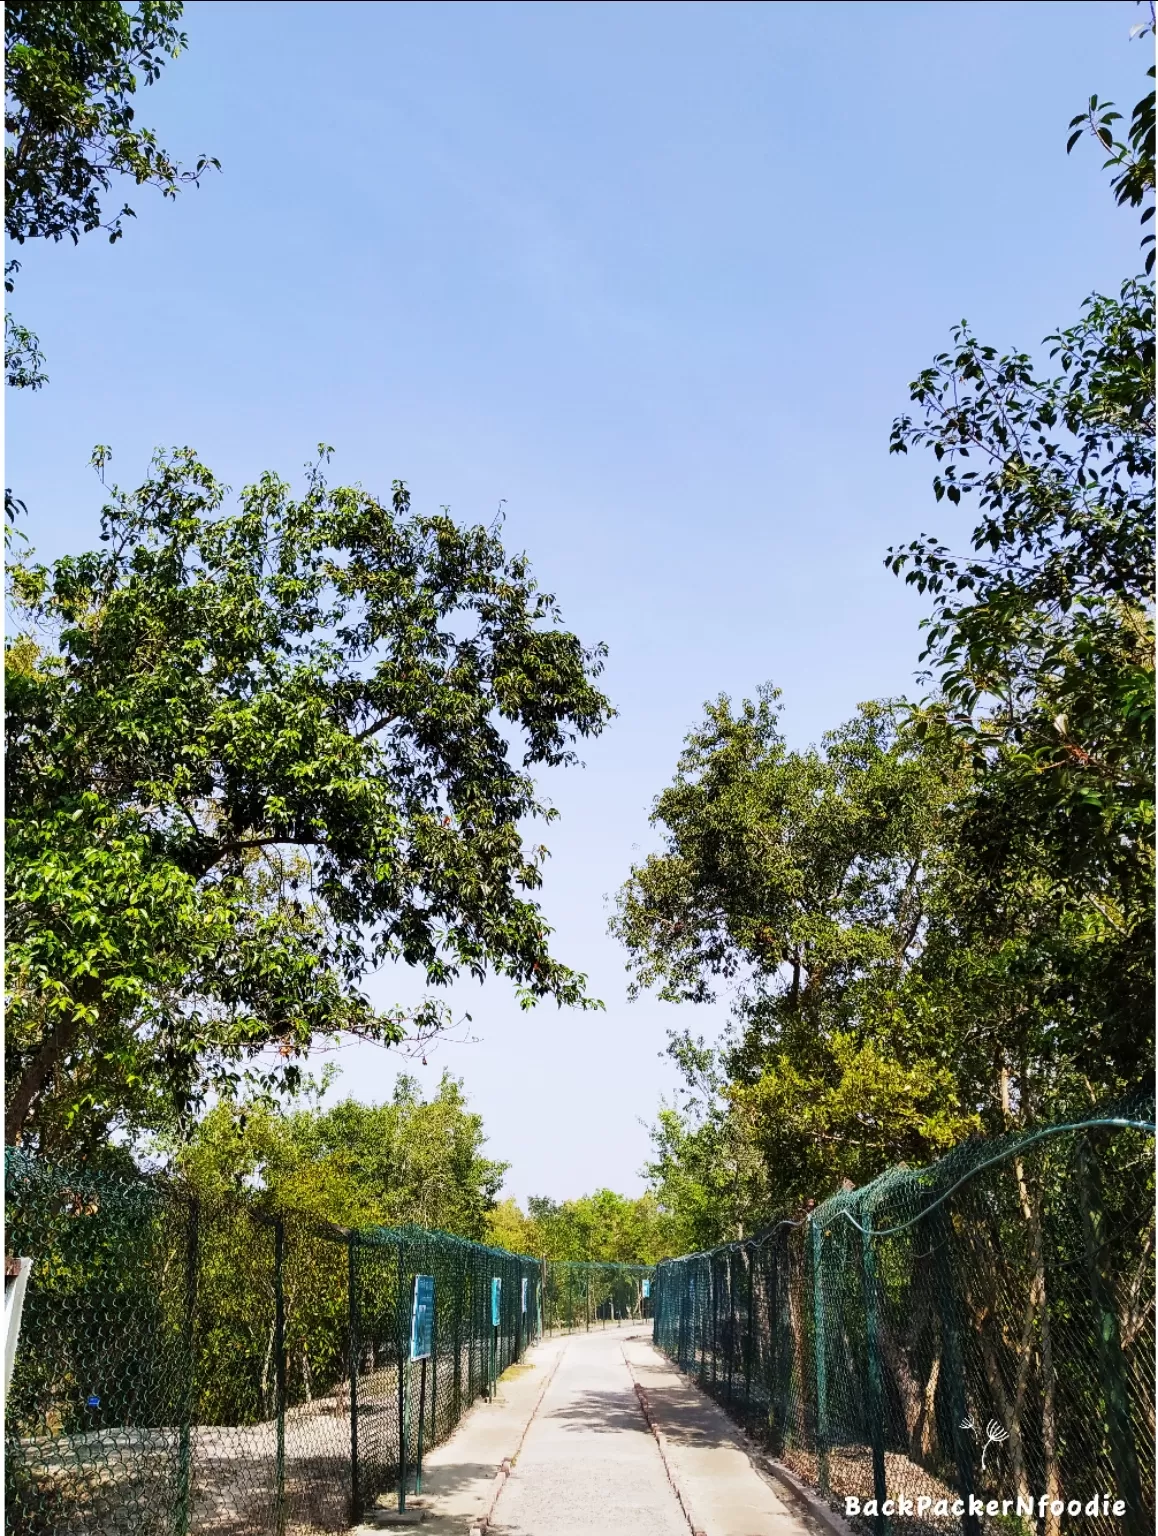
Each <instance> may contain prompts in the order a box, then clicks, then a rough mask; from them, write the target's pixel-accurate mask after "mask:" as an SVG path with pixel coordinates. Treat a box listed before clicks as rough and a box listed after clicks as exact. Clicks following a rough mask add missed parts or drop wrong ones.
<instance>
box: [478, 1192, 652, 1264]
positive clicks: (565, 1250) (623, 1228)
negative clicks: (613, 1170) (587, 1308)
mask: <svg viewBox="0 0 1158 1536" xmlns="http://www.w3.org/2000/svg"><path fill="white" fill-rule="evenodd" d="M488 1233H489V1236H488V1241H489V1242H491V1243H493V1244H494V1245H495V1246H496V1247H499V1248H507V1249H510V1250H511V1251H513V1252H515V1253H528V1254H531V1255H533V1256H534V1257H536V1258H542V1259H553V1260H556V1261H564V1262H565V1261H571V1262H573V1263H574V1262H578V1263H603V1264H656V1263H658V1262H659V1260H660V1259H663V1258H668V1257H670V1256H671V1255H672V1254H674V1253H677V1252H679V1249H678V1247H677V1246H675V1244H674V1243H673V1234H672V1231H671V1230H670V1224H669V1223H668V1222H667V1221H666V1220H665V1219H664V1217H663V1215H662V1214H661V1212H660V1210H659V1207H658V1204H657V1202H656V1199H655V1196H654V1195H652V1194H650V1193H649V1194H644V1195H641V1196H639V1197H638V1198H636V1199H631V1198H630V1197H628V1196H626V1195H619V1194H616V1193H615V1191H614V1190H611V1189H597V1190H596V1191H595V1192H594V1194H590V1195H580V1196H579V1198H578V1199H577V1200H561V1201H560V1200H550V1199H547V1198H546V1197H544V1196H542V1195H532V1197H531V1198H530V1199H529V1200H528V1201H527V1210H526V1212H525V1213H524V1212H523V1211H521V1210H520V1209H519V1206H518V1204H517V1202H516V1201H514V1200H504V1201H503V1202H502V1203H501V1204H500V1205H498V1206H496V1207H495V1209H494V1210H493V1211H492V1212H491V1215H490V1217H489V1220H488Z"/></svg>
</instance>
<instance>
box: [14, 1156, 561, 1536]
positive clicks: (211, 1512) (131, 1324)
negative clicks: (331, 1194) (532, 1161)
mask: <svg viewBox="0 0 1158 1536" xmlns="http://www.w3.org/2000/svg"><path fill="white" fill-rule="evenodd" d="M6 1188H7V1222H8V1231H7V1242H6V1247H7V1251H8V1252H9V1253H14V1254H20V1255H24V1256H28V1257H31V1258H32V1260H33V1270H32V1275H31V1279H30V1282H29V1286H28V1292H27V1297H26V1300H25V1304H24V1316H23V1323H22V1327H21V1333H20V1346H19V1350H18V1353H17V1357H16V1366H15V1371H14V1374H13V1378H12V1384H11V1387H10V1389H9V1393H8V1400H7V1421H6V1431H7V1435H6V1440H7V1443H6V1451H7V1456H6V1463H7V1465H6V1490H7V1496H6V1523H7V1529H8V1530H9V1531H12V1532H19V1533H20V1536H187V1533H200V1532H206V1533H207V1532H213V1533H214V1536H265V1533H270V1536H306V1533H311V1536H312V1533H315V1532H322V1531H344V1530H346V1529H348V1527H349V1525H350V1523H351V1521H352V1520H353V1519H354V1518H356V1517H357V1516H358V1515H359V1514H360V1513H361V1512H362V1511H363V1510H365V1509H367V1508H369V1507H370V1506H372V1505H373V1504H374V1503H375V1502H376V1501H377V1500H378V1499H379V1497H380V1496H390V1498H392V1499H393V1498H396V1497H397V1494H398V1492H399V1490H400V1487H401V1488H408V1489H411V1490H412V1489H413V1487H414V1484H415V1474H416V1472H417V1470H418V1468H417V1463H418V1460H419V1456H420V1454H421V1452H422V1450H423V1449H426V1448H429V1447H430V1446H432V1445H434V1444H435V1443H437V1442H438V1441H439V1440H442V1439H444V1438H445V1437H446V1436H447V1435H448V1434H449V1432H450V1430H451V1429H452V1428H453V1426H454V1425H455V1423H456V1422H457V1421H458V1418H459V1416H460V1415H461V1413H462V1412H463V1411H464V1409H465V1408H466V1407H467V1406H468V1405H469V1404H470V1403H471V1402H472V1401H473V1400H474V1399H475V1398H477V1397H479V1396H480V1395H486V1394H488V1393H489V1392H490V1391H491V1388H492V1383H493V1382H494V1381H495V1380H496V1379H497V1377H498V1376H499V1375H501V1373H502V1372H503V1371H504V1370H505V1369H506V1368H507V1366H508V1365H510V1364H511V1363H512V1362H513V1361H514V1360H516V1359H518V1358H519V1356H520V1355H521V1354H522V1352H523V1350H524V1348H525V1347H526V1345H527V1344H528V1343H530V1342H532V1341H533V1340H534V1339H535V1338H537V1337H538V1336H539V1334H540V1332H541V1306H542V1267H541V1265H540V1263H539V1262H538V1261H537V1260H535V1259H529V1258H526V1257H520V1256H517V1255H514V1254H510V1253H505V1252H502V1251H501V1250H497V1249H489V1248H484V1247H482V1246H481V1245H479V1244H477V1243H470V1242H466V1241H464V1240H462V1239H460V1238H455V1237H449V1236H446V1235H445V1234H442V1233H434V1232H426V1231H423V1230H421V1229H418V1228H400V1229H394V1228H391V1229H385V1228H373V1229H369V1230H361V1231H356V1232H345V1231H341V1230H339V1229H338V1228H321V1227H317V1226H312V1225H310V1224H308V1223H306V1222H304V1221H288V1220H287V1221H284V1222H283V1221H278V1220H275V1219H273V1218H271V1217H268V1216H263V1215H262V1214H260V1213H259V1212H257V1211H255V1210H254V1209H252V1208H251V1207H248V1206H246V1205H245V1204H243V1203H240V1202H236V1203H234V1202H223V1203H221V1204H217V1205H210V1204H208V1203H197V1202H193V1201H191V1200H190V1199H188V1198H187V1197H186V1196H185V1195H183V1194H182V1192H181V1191H180V1190H179V1189H178V1188H176V1187H174V1186H171V1185H168V1184H166V1183H165V1182H163V1181H161V1180H157V1179H148V1178H140V1179H122V1178H114V1177H110V1176H107V1175H100V1174H89V1173H85V1172H83V1171H64V1170H61V1169H57V1168H53V1167H49V1166H46V1165H44V1164H43V1163H39V1162H37V1161H35V1160H33V1159H31V1158H29V1157H27V1156H25V1155H23V1154H21V1153H20V1152H19V1151H17V1152H15V1153H10V1154H9V1157H8V1163H7V1178H6ZM416 1275H425V1276H429V1277H431V1278H432V1279H433V1282H434V1292H433V1316H432V1320H431V1323H432V1326H431V1328H430V1340H429V1344H430V1357H429V1360H428V1362H427V1364H426V1366H423V1365H421V1364H420V1363H419V1362H414V1363H411V1360H410V1352H411V1322H412V1316H411V1314H412V1298H413V1295H414V1277H415V1276H416ZM496 1281H497V1282H498V1285H497V1287H496V1284H495V1282H496Z"/></svg>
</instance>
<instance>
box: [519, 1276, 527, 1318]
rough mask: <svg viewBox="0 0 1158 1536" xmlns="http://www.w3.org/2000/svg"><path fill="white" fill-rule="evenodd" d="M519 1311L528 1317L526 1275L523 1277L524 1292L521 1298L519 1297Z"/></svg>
mask: <svg viewBox="0 0 1158 1536" xmlns="http://www.w3.org/2000/svg"><path fill="white" fill-rule="evenodd" d="M519 1310H520V1311H521V1312H522V1314H523V1316H524V1317H526V1315H527V1277H526V1276H525V1275H524V1276H523V1285H522V1291H521V1293H520V1296H519Z"/></svg>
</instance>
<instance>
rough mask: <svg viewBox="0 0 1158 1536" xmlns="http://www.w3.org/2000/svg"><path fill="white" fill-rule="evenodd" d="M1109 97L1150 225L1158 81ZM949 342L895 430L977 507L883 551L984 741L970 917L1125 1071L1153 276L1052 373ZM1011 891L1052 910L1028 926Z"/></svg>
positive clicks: (1140, 1001) (1150, 752)
mask: <svg viewBox="0 0 1158 1536" xmlns="http://www.w3.org/2000/svg"><path fill="white" fill-rule="evenodd" d="M1149 30H1152V29H1151V28H1147V29H1145V31H1149ZM1153 73H1154V72H1153V69H1151V70H1150V71H1149V74H1150V77H1151V78H1152V77H1153ZM1117 117H1118V114H1117V113H1116V112H1114V111H1113V110H1112V105H1111V104H1110V103H1099V102H1098V99H1097V97H1092V98H1091V99H1090V103H1089V107H1088V109H1087V111H1086V112H1085V113H1083V114H1081V115H1080V116H1079V117H1077V118H1075V119H1074V120H1073V122H1072V123H1071V125H1070V126H1071V128H1073V129H1075V130H1076V131H1075V132H1073V133H1072V134H1071V137H1070V141H1069V148H1070V149H1072V148H1073V147H1074V145H1075V143H1076V142H1077V140H1078V139H1079V138H1080V136H1081V133H1082V131H1083V125H1088V126H1089V127H1090V128H1091V129H1092V131H1093V132H1094V134H1095V136H1096V137H1097V138H1098V139H1099V141H1100V142H1101V143H1102V144H1103V145H1104V147H1105V148H1106V149H1108V150H1109V151H1110V158H1109V160H1108V161H1107V166H1108V167H1109V168H1111V169H1113V170H1114V171H1115V175H1114V178H1113V182H1112V185H1113V189H1114V192H1115V195H1116V198H1117V201H1118V202H1119V204H1122V205H1128V206H1132V207H1138V206H1142V205H1144V211H1143V214H1142V220H1143V225H1144V226H1145V225H1146V224H1147V223H1148V222H1149V220H1150V218H1151V217H1152V214H1153V189H1154V104H1153V94H1152V92H1151V91H1147V93H1146V94H1145V96H1144V97H1143V98H1142V100H1141V101H1139V103H1138V104H1137V106H1136V107H1135V109H1134V112H1133V114H1132V120H1131V128H1130V132H1129V143H1128V144H1121V143H1117V142H1116V141H1115V140H1114V139H1113V135H1112V131H1111V130H1112V124H1113V122H1114V121H1115V120H1116V119H1117ZM1151 241H1152V237H1151V236H1149V235H1147V236H1146V237H1145V239H1144V241H1143V244H1144V246H1145V245H1150V243H1151ZM1152 259H1153V257H1152V250H1151V252H1150V254H1149V255H1148V257H1147V266H1148V267H1149V266H1150V264H1151V262H1152ZM953 340H954V346H953V349H952V350H951V351H950V352H947V353H943V354H942V355H941V356H939V357H938V358H936V359H935V361H934V363H933V365H932V366H931V367H930V368H928V369H926V370H925V371H924V372H923V373H922V374H921V375H920V376H919V377H918V378H917V379H916V380H915V381H914V383H913V384H912V385H911V391H910V392H911V398H912V400H913V402H914V404H915V405H916V406H917V407H918V408H919V414H918V415H917V417H916V418H915V419H914V418H913V417H912V416H909V415H904V416H901V417H900V418H898V420H897V421H896V423H895V424H894V427H893V435H892V444H891V446H892V450H893V451H894V452H898V453H905V452H908V450H909V449H910V448H911V447H917V446H921V447H927V448H931V449H932V451H933V453H934V456H935V458H936V460H937V471H936V474H935V477H934V480H933V490H934V494H935V496H936V498H937V499H938V501H940V500H942V499H945V500H948V501H949V502H950V503H953V504H959V503H962V502H965V501H968V500H969V499H972V500H973V501H975V503H976V505H977V507H978V511H979V520H978V521H977V523H976V525H975V527H974V529H973V533H972V539H971V544H972V549H971V552H970V553H969V554H966V555H957V554H954V553H953V552H951V551H950V550H949V549H948V548H947V547H946V546H945V545H944V544H942V543H941V542H940V541H939V540H936V539H933V538H929V537H927V536H925V535H922V536H921V537H920V538H918V539H917V540H915V541H913V542H912V543H910V544H909V545H907V546H906V547H904V548H901V549H894V550H891V551H890V552H889V563H890V564H891V565H892V567H893V569H894V570H896V571H898V572H903V573H904V575H905V579H906V581H908V582H910V583H912V584H914V585H916V586H917V587H918V588H919V590H921V591H923V592H926V593H928V594H929V595H930V596H931V597H932V600H933V612H932V614H931V616H930V618H929V620H928V621H927V633H928V641H927V645H926V649H925V652H924V657H923V660H925V661H926V662H927V663H928V665H929V667H930V676H931V677H933V678H934V679H935V683H936V689H937V694H936V697H935V698H934V699H933V700H931V701H929V702H928V703H927V704H926V706H925V707H924V709H923V710H922V711H921V712H919V715H918V719H919V721H920V722H921V724H922V727H923V728H926V729H929V730H932V731H934V732H937V731H941V732H946V731H947V732H951V733H952V734H954V735H955V736H956V738H957V739H958V740H959V741H961V742H962V743H963V744H964V745H966V746H967V747H968V749H969V750H970V752H971V754H972V757H973V760H974V772H975V779H976V783H975V789H974V792H973V794H972V796H971V799H970V801H969V804H968V806H967V807H964V808H963V814H962V819H961V828H960V838H959V846H960V849H961V852H962V855H963V871H964V875H965V880H964V884H963V887H962V894H963V895H964V897H965V905H966V906H967V907H968V908H969V909H970V910H971V912H972V922H973V924H974V934H975V936H976V938H977V939H978V940H980V939H982V938H983V937H984V936H986V935H987V936H988V940H989V947H990V950H991V952H992V953H994V954H997V953H1000V954H1001V960H1000V969H1001V971H1002V972H1003V973H1004V974H1005V975H1006V976H1011V975H1017V974H1018V973H1020V976H1021V978H1022V979H1023V980H1024V981H1025V982H1026V983H1027V984H1028V986H1029V987H1030V988H1032V990H1033V991H1034V992H1035V994H1036V997H1037V1000H1038V1002H1039V1003H1040V1004H1042V1005H1044V1009H1045V1012H1046V1013H1047V1015H1048V1016H1049V1024H1050V1028H1051V1029H1052V1030H1053V1031H1054V1036H1055V1043H1056V1045H1057V1047H1058V1048H1059V1051H1060V1055H1061V1056H1063V1057H1066V1058H1068V1059H1069V1060H1070V1062H1071V1063H1072V1064H1073V1066H1074V1068H1075V1070H1077V1072H1078V1073H1079V1074H1080V1075H1082V1076H1084V1077H1085V1079H1086V1080H1087V1082H1089V1083H1090V1084H1092V1085H1093V1086H1094V1087H1095V1088H1096V1087H1099V1086H1102V1085H1106V1086H1109V1085H1113V1086H1116V1087H1125V1086H1128V1085H1129V1084H1130V1083H1132V1082H1136V1081H1137V1080H1139V1079H1140V1078H1141V1077H1144V1076H1145V1075H1146V1074H1147V1073H1148V1071H1149V1066H1150V1062H1151V1060H1152V1024H1153V979H1154V973H1153V952H1154V901H1153V881H1154V772H1155V759H1154V631H1153V612H1154V606H1153V605H1154V449H1153V444H1154V304H1153V293H1152V289H1151V287H1150V285H1149V284H1148V283H1147V282H1146V281H1145V280H1143V279H1140V278H1135V279H1131V280H1129V281H1128V282H1126V283H1124V284H1123V285H1122V288H1121V290H1120V292H1119V293H1118V294H1117V295H1116V296H1115V297H1107V296H1105V295H1100V294H1095V295H1093V296H1092V297H1091V298H1090V299H1089V300H1087V302H1086V304H1085V306H1084V313H1083V316H1082V318H1081V320H1080V321H1079V322H1078V323H1077V324H1076V325H1074V326H1071V327H1069V328H1068V329H1065V330H1060V331H1058V332H1057V333H1056V334H1054V335H1053V336H1050V337H1048V338H1047V339H1046V343H1045V344H1046V346H1047V347H1048V348H1049V355H1050V358H1051V359H1053V360H1055V361H1054V368H1055V369H1056V370H1060V371H1055V372H1054V373H1053V374H1052V375H1051V374H1049V373H1046V372H1044V371H1043V370H1042V369H1041V367H1040V366H1038V365H1037V364H1035V363H1034V362H1033V360H1032V359H1031V358H1030V357H1029V356H1028V354H1025V353H1021V352H1007V353H1005V354H999V352H998V350H997V349H996V348H994V347H992V346H989V345H985V344H983V343H981V342H980V341H979V340H978V339H977V337H976V336H975V335H974V334H973V333H972V331H971V330H970V329H969V327H968V326H967V325H966V324H964V323H962V325H961V326H959V327H958V328H957V329H956V331H955V332H954V337H953ZM966 886H968V887H971V892H972V894H969V892H968V891H966V890H965V887H966ZM1031 892H1033V893H1034V894H1032V895H1031V894H1030V893H1031ZM1012 893H1016V896H1015V897H1014V904H1015V907H1019V908H1020V912H1021V913H1022V914H1023V913H1024V911H1025V909H1026V904H1027V898H1028V902H1029V904H1030V905H1032V906H1033V907H1035V908H1036V910H1037V912H1038V919H1039V920H1038V922H1037V923H1036V924H1035V925H1034V929H1033V931H1032V932H1025V931H1022V933H1021V937H1020V938H1016V937H1015V936H1014V934H1015V931H1016V930H1018V929H1019V928H1022V926H1023V925H1022V923H1021V921H1020V918H1019V913H1018V911H1017V910H1014V911H1012V912H1011V910H1010V897H1011V894H1012ZM958 913H959V916H961V917H963V916H964V915H965V913H964V911H963V910H962V908H961V906H960V905H959V907H958ZM1011 918H1012V926H1011V923H1010V919H1011ZM959 940H960V934H959V933H958V935H957V943H958V948H960V943H959ZM967 948H968V949H969V950H970V951H971V952H972V953H973V954H974V955H976V954H977V953H978V952H979V951H978V944H977V943H974V942H971V943H970V944H969V945H968V946H967ZM1015 957H1016V958H1015ZM1020 1076H1021V1078H1022V1079H1023V1080H1022V1081H1021V1082H1020V1085H1019V1086H1020V1093H1021V1096H1022V1099H1023V1100H1024V1099H1025V1095H1026V1093H1027V1092H1028V1085H1027V1083H1026V1082H1025V1081H1024V1076H1025V1073H1024V1071H1022V1072H1020Z"/></svg>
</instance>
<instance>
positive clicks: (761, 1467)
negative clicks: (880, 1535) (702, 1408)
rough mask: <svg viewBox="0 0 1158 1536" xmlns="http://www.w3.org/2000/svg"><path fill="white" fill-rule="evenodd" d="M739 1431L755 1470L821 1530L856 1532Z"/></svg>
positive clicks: (834, 1535)
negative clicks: (778, 1487)
mask: <svg viewBox="0 0 1158 1536" xmlns="http://www.w3.org/2000/svg"><path fill="white" fill-rule="evenodd" d="M706 1395H707V1394H705V1396H706ZM713 1401H714V1399H713ZM740 1433H741V1434H742V1435H743V1436H744V1439H745V1440H746V1441H748V1443H747V1444H746V1445H745V1446H744V1451H745V1453H746V1454H747V1457H748V1460H749V1461H750V1462H751V1463H752V1466H753V1467H754V1468H755V1469H756V1471H757V1472H758V1473H759V1474H760V1475H761V1476H762V1477H764V1478H766V1479H767V1480H768V1481H770V1482H776V1483H779V1484H780V1486H781V1487H782V1488H784V1489H785V1490H786V1492H788V1493H789V1494H791V1495H792V1498H793V1499H794V1500H795V1502H796V1503H797V1504H799V1505H802V1506H803V1508H804V1510H805V1511H806V1512H807V1513H808V1514H809V1515H811V1516H812V1518H813V1519H814V1520H816V1521H817V1522H819V1524H821V1525H823V1526H824V1528H825V1530H827V1531H828V1532H829V1536H857V1532H856V1531H854V1530H853V1528H852V1526H851V1525H849V1523H848V1521H847V1520H846V1519H845V1518H844V1516H843V1515H842V1514H839V1513H838V1512H837V1511H836V1510H835V1509H833V1508H832V1506H831V1505H830V1504H827V1503H825V1501H824V1500H823V1499H822V1498H821V1497H820V1495H819V1494H818V1493H817V1492H816V1491H815V1490H814V1489H812V1488H810V1487H809V1486H808V1484H807V1483H805V1482H802V1481H801V1480H800V1478H798V1477H797V1476H796V1473H795V1472H790V1471H789V1469H788V1468H787V1467H786V1466H785V1465H784V1463H783V1462H781V1461H776V1460H775V1459H774V1458H773V1457H771V1456H768V1455H766V1454H765V1453H764V1452H763V1451H758V1450H756V1448H755V1447H754V1446H753V1445H752V1443H751V1440H750V1438H749V1436H748V1434H747V1431H745V1430H740Z"/></svg>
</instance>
